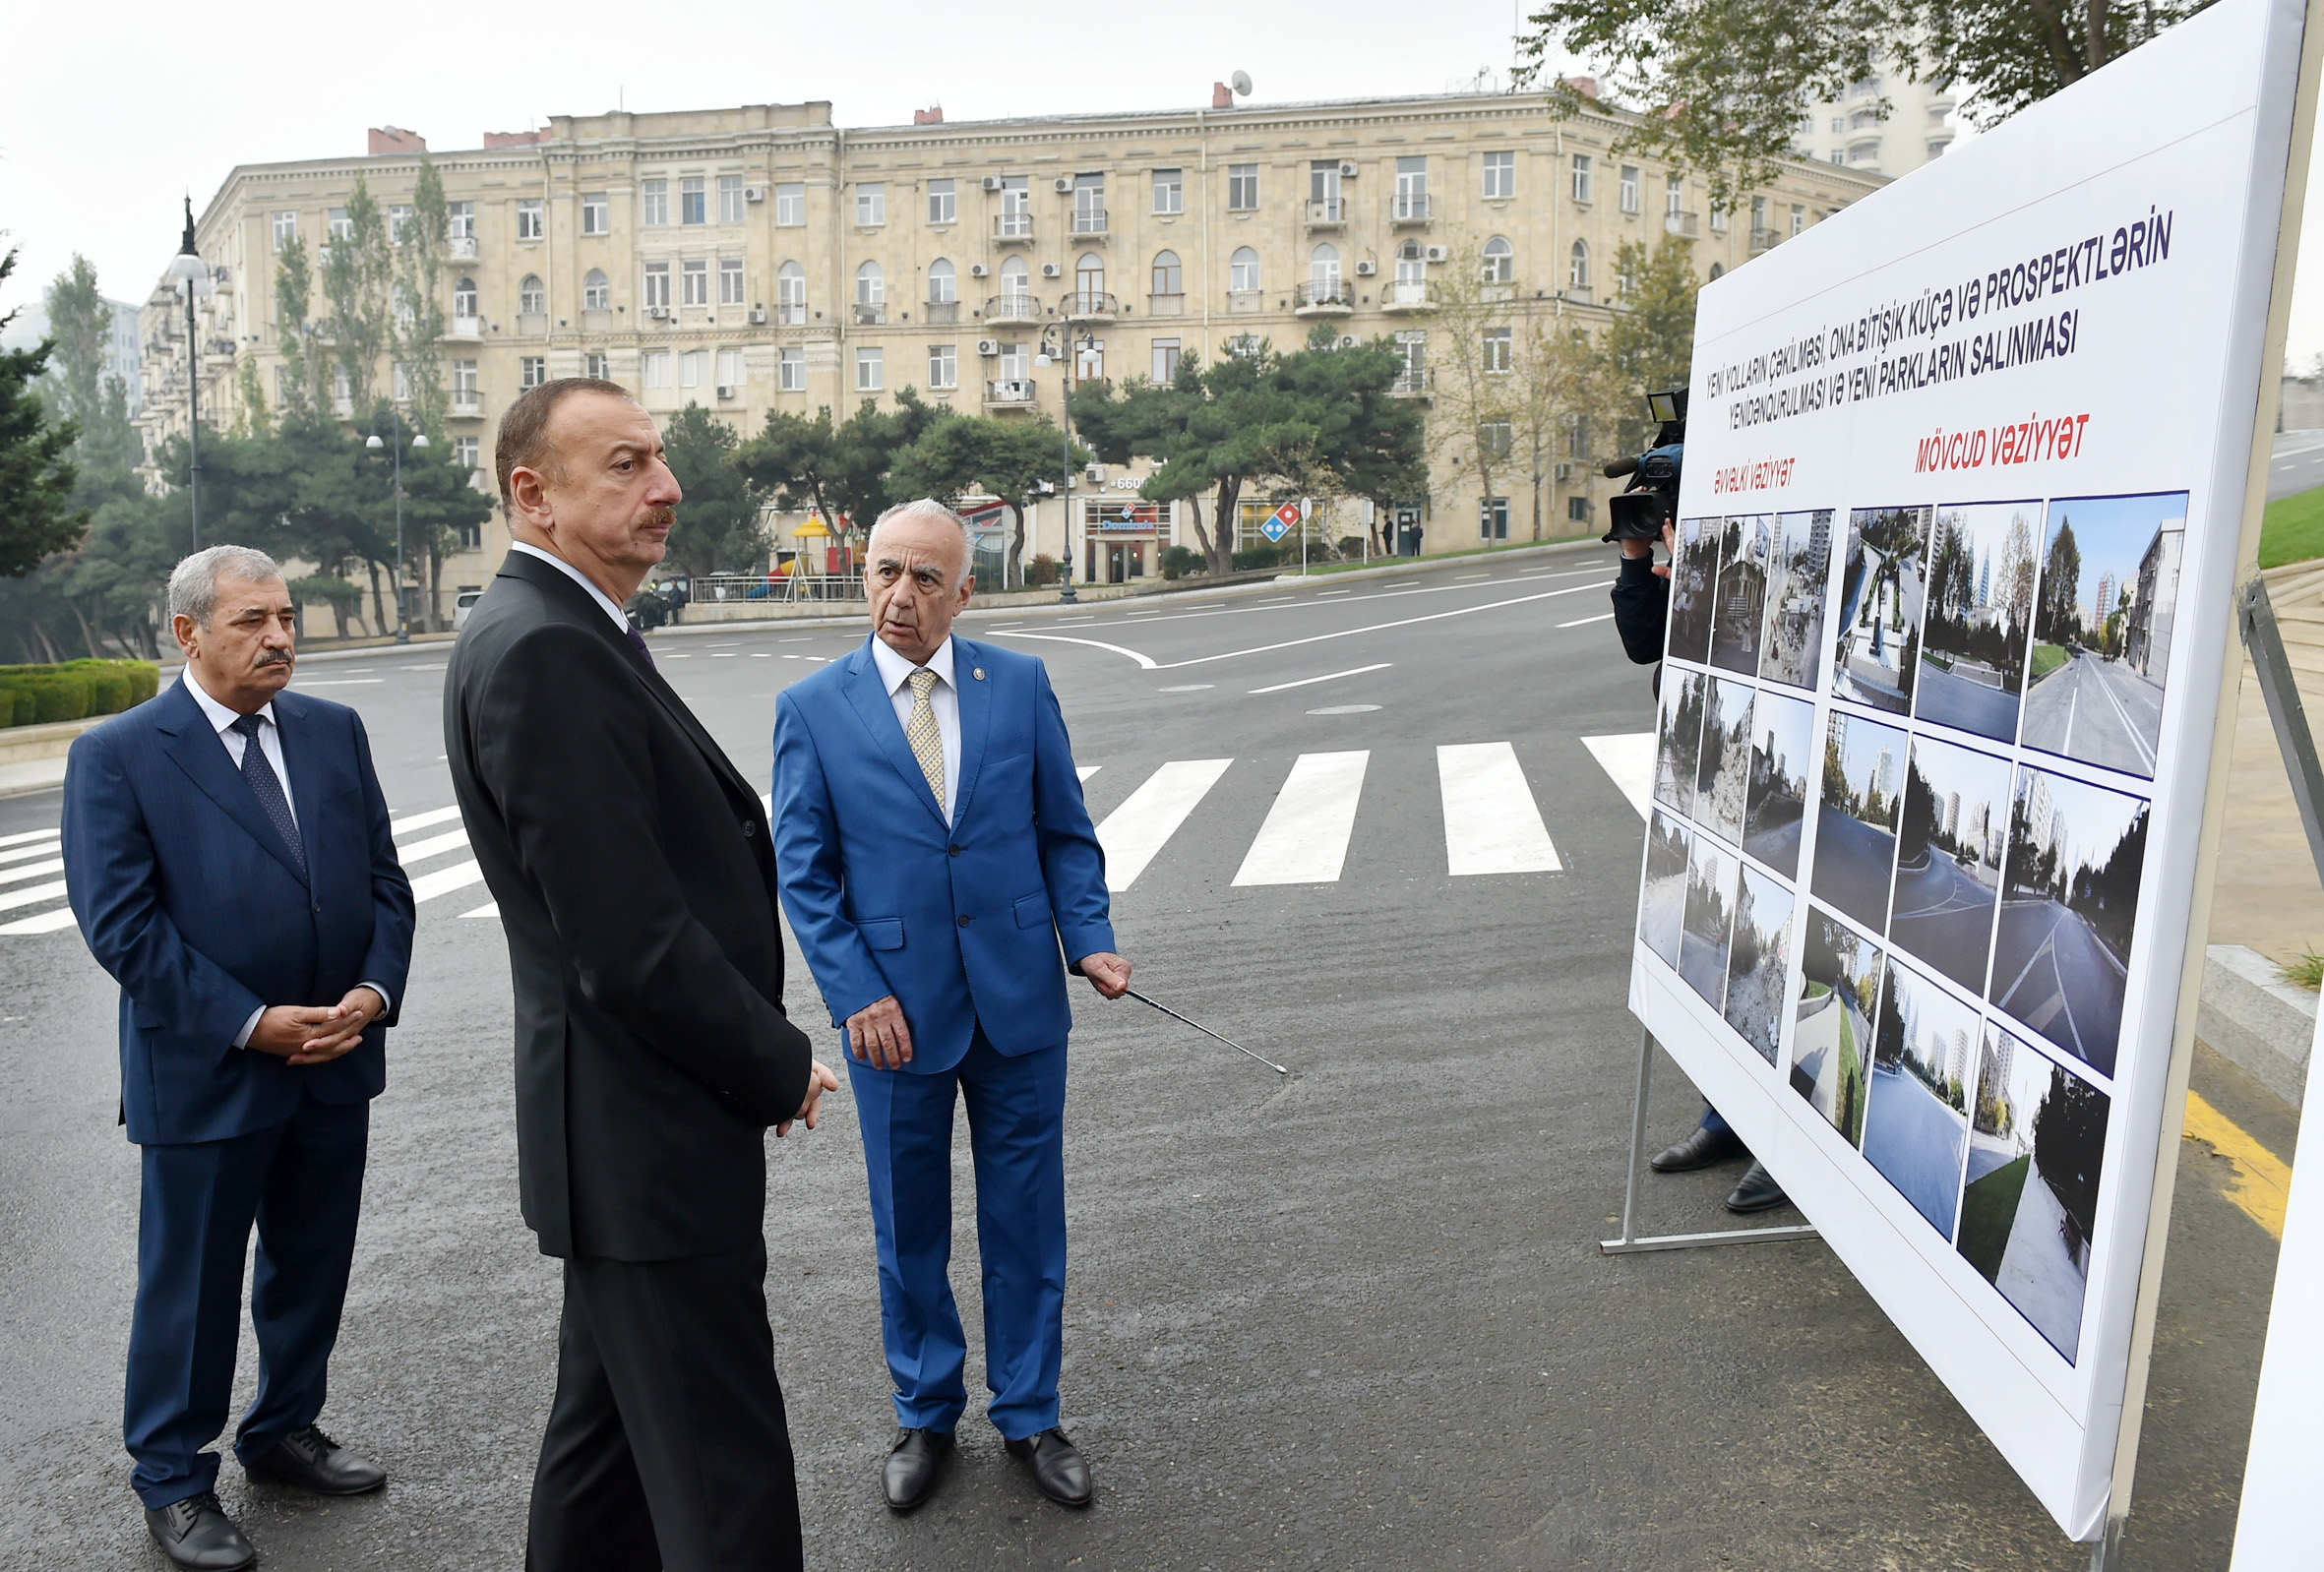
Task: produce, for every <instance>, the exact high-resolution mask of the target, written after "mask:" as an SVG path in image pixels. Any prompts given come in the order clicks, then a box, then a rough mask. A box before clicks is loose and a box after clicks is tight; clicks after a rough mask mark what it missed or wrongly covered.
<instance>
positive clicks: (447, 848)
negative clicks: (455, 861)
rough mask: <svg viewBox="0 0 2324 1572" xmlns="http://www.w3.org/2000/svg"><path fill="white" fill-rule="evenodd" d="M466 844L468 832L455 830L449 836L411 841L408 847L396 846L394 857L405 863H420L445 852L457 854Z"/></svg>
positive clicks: (432, 836) (435, 836) (434, 836)
mask: <svg viewBox="0 0 2324 1572" xmlns="http://www.w3.org/2000/svg"><path fill="white" fill-rule="evenodd" d="M467 843H468V832H467V831H466V830H464V829H456V830H453V831H452V832H451V833H450V834H445V835H431V836H429V837H428V838H427V839H426V840H417V841H413V842H412V843H411V844H410V845H408V846H403V845H398V847H397V848H396V855H397V857H398V858H399V859H401V860H402V861H404V862H407V863H422V862H426V861H427V860H428V859H429V858H431V857H436V856H440V855H442V854H443V853H445V852H457V851H459V849H460V848H461V847H462V846H465V845H467Z"/></svg>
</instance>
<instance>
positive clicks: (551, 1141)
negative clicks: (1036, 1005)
mask: <svg viewBox="0 0 2324 1572" xmlns="http://www.w3.org/2000/svg"><path fill="white" fill-rule="evenodd" d="M496 459H497V467H498V470H499V477H500V490H501V500H502V505H503V507H504V508H506V510H507V512H508V515H509V523H510V531H511V533H512V534H513V535H514V536H515V537H516V545H515V547H514V549H513V550H512V551H511V552H510V554H509V559H508V561H507V563H506V564H504V565H503V567H502V568H501V571H500V574H499V576H498V577H496V578H495V579H494V580H493V583H492V587H491V588H490V589H489V590H488V591H486V593H485V595H484V598H483V599H482V600H481V601H480V602H478V604H477V606H476V608H475V610H474V612H473V613H472V614H471V615H470V617H469V621H468V626H467V628H466V630H465V631H464V632H463V633H462V634H461V635H460V640H459V646H458V648H457V649H456V650H455V651H454V654H453V658H452V664H451V670H450V671H449V672H448V673H447V674H446V675H447V681H446V683H445V687H444V741H445V752H446V754H447V756H449V759H450V762H451V765H452V778H453V785H454V789H455V791H456V792H457V794H458V796H459V806H460V816H461V818H462V820H463V821H464V822H465V823H466V825H467V830H468V842H469V845H470V846H471V847H472V848H473V849H474V851H475V853H476V859H477V861H478V862H479V863H481V864H482V865H483V869H484V878H485V882H486V883H487V884H489V885H490V886H491V888H492V893H493V896H494V898H495V899H496V900H497V901H498V902H499V904H500V916H501V922H502V925H503V926H504V927H505V928H506V930H507V932H508V937H509V964H510V969H511V971H512V972H513V973H514V981H515V989H516V1006H517V1011H516V1013H517V1018H516V1030H517V1057H516V1058H517V1062H516V1067H517V1151H518V1180H519V1186H520V1191H521V1197H522V1204H523V1210H524V1220H525V1222H526V1223H527V1224H528V1225H529V1226H530V1227H531V1228H532V1230H533V1231H534V1233H536V1234H537V1235H538V1236H539V1238H540V1248H541V1251H542V1253H544V1254H547V1255H553V1256H560V1257H562V1258H563V1259H564V1261H565V1315H564V1323H563V1327H562V1330H561V1332H560V1334H559V1339H558V1368H557V1397H556V1402H555V1405H554V1406H553V1408H552V1409H551V1410H550V1414H549V1423H548V1430H547V1433H546V1434H545V1435H544V1436H543V1437H542V1438H541V1454H540V1464H539V1467H538V1469H537V1470H536V1471H535V1473H534V1476H533V1484H532V1514H531V1524H530V1534H529V1542H528V1545H527V1548H526V1557H525V1559H526V1565H527V1566H528V1567H529V1568H533V1569H536V1572H565V1569H576V1572H579V1569H583V1568H586V1569H588V1572H628V1569H631V1568H654V1567H667V1568H670V1569H672V1572H737V1569H757V1568H778V1567H780V1568H791V1567H797V1566H799V1565H800V1558H801V1545H800V1535H799V1501H798V1491H797V1486H796V1483H795V1481H794V1477H793V1471H792V1461H791V1446H790V1438H789V1433H788V1430H787V1428H786V1425H785V1421H784V1418H783V1399H782V1388H781V1386H780V1384H779V1383H778V1382H777V1380H776V1378H775V1371H774V1341H773V1335H772V1333H771V1331H770V1330H769V1328H768V1326H767V1320H766V1299H765V1277H766V1244H765V1238H764V1232H763V1218H764V1211H765V1204H766V1161H765V1147H764V1131H765V1129H766V1127H767V1126H768V1125H770V1124H771V1125H773V1126H774V1128H775V1133H776V1134H777V1135H778V1136H779V1135H781V1134H783V1133H784V1132H785V1131H786V1130H788V1129H789V1128H790V1125H791V1121H792V1120H793V1119H803V1120H805V1121H806V1123H807V1124H808V1126H809V1127H810V1128H813V1127H814V1125H815V1122H816V1114H817V1102H818V1100H819V1099H820V1098H821V1097H822V1095H823V1093H824V1092H825V1091H826V1090H828V1089H830V1088H832V1087H835V1086H836V1085H837V1084H838V1082H837V1080H836V1079H835V1078H834V1077H833V1076H832V1074H831V1072H830V1071H829V1070H828V1069H826V1068H825V1067H824V1066H823V1065H821V1064H819V1063H816V1062H815V1061H814V1059H813V1058H812V1056H811V1055H810V1052H809V1047H808V1041H807V1038H806V1036H805V1035H804V1034H803V1033H801V1032H800V1031H799V1030H798V1028H796V1027H794V1026H793V1025H792V1024H791V1023H790V1021H789V1020H788V1019H787V1018H786V1017H785V1015H784V1012H783V1007H782V982H783V946H782V935H781V931H780V930H779V928H778V927H777V926H776V922H775V915H774V909H775V878H774V857H773V854H772V852H771V850H770V849H769V846H768V837H767V833H766V816H765V814H764V811H763V810H762V809H761V807H760V803H759V798H758V795H757V794H756V793H755V792H753V791H752V790H751V788H750V786H749V785H748V783H746V782H745V781H744V779H743V777H742V776H741V775H740V774H739V773H738V772H737V771H736V770H735V767H734V765H733V764H732V763H731V762H730V761H729V760H728V759H727V757H726V756H725V754H724V753H723V752H721V751H720V750H719V748H718V745H717V744H716V743H714V742H712V741H711V740H710V738H709V735H708V733H706V732H704V731H703V727H702V724H701V722H699V721H698V720H696V719H695V717H694V713H693V712H692V711H691V710H689V709H688V708H687V707H686V704H685V702H684V701H683V700H682V699H680V698H679V697H678V695H676V694H675V693H673V692H671V690H670V688H669V685H668V684H666V683H664V682H663V681H662V680H661V678H660V677H659V676H657V675H656V674H655V672H654V669H653V659H652V656H651V655H650V654H649V653H648V652H647V651H646V648H645V640H644V639H643V637H642V636H641V635H639V634H638V633H637V632H636V631H635V630H634V629H632V628H631V627H630V625H629V623H628V621H627V620H626V619H625V618H624V617H623V615H622V612H621V605H622V603H623V602H624V601H626V600H628V599H629V597H630V596H631V595H633V594H635V593H636V592H637V589H638V586H639V584H640V583H641V582H642V581H643V580H644V577H645V574H646V573H647V572H648V571H649V570H650V569H651V568H652V567H653V566H654V564H656V563H658V562H660V561H661V560H662V556H663V554H664V552H665V551H666V549H667V541H668V537H669V532H670V525H671V523H672V522H673V520H674V518H675V513H674V510H675V508H676V505H677V503H678V502H679V500H680V497H681V492H680V490H679V486H678V482H677V480H676V478H675V477H674V476H673V475H672V474H671V473H670V468H669V464H668V462H667V460H666V458H665V456H664V454H663V451H662V443H661V437H660V435H659V433H657V432H656V431H655V430H654V425H653V420H652V418H651V417H650V416H648V415H647V414H646V413H645V411H644V410H642V409H641V408H639V407H638V405H637V404H636V403H635V402H633V401H632V400H631V398H630V396H629V394H628V393H625V392H624V391H623V390H622V389H621V388H619V387H617V386H615V385H614V384H612V383H608V382H598V381H594V380H590V379H585V378H568V379H564V380H561V381H557V382H550V383H546V384H544V385H542V386H541V387H538V388H535V389H534V390H532V391H531V392H530V393H526V394H525V395H524V396H523V397H521V398H520V399H519V400H518V401H517V402H516V403H515V404H514V405H513V406H511V408H510V410H509V412H508V414H507V415H505V416H504V417H503V418H502V421H501V429H500V441H499V449H498V453H497V455H496Z"/></svg>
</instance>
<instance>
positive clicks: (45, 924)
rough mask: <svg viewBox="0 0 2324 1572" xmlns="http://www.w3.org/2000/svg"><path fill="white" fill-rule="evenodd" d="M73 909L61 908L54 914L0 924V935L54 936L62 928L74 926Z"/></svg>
mask: <svg viewBox="0 0 2324 1572" xmlns="http://www.w3.org/2000/svg"><path fill="white" fill-rule="evenodd" d="M73 922H74V918H73V908H72V907H70V906H59V907H58V908H57V909H56V910H55V911H53V912H42V913H41V914H40V915H39V916H37V917H20V918H18V919H17V920H16V921H15V922H13V923H0V934H10V935H14V934H53V933H55V932H56V931H57V930H58V929H60V928H70V927H72V926H73Z"/></svg>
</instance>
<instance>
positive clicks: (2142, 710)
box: [2025, 650, 2163, 779]
mask: <svg viewBox="0 0 2324 1572" xmlns="http://www.w3.org/2000/svg"><path fill="white" fill-rule="evenodd" d="M2162 735H2163V685H2162V684H2161V683H2157V682H2150V681H2148V680H2147V679H2146V678H2144V677H2141V676H2139V675H2138V674H2137V673H2136V672H2134V671H2131V670H2130V669H2129V668H2128V667H2126V666H2124V665H2122V664H2121V663H2120V662H2118V661H2111V660H2108V659H2106V658H2104V657H2103V656H2099V655H2094V654H2091V653H2090V652H2089V651H2087V650H2085V651H2083V652H2082V653H2080V654H2078V655H2074V656H2071V657H2069V658H2068V659H2067V661H2066V663H2065V664H2064V665H2063V666H2059V667H2057V668H2055V669H2054V670H2052V671H2051V672H2050V673H2049V675H2048V676H2046V677H2044V678H2043V679H2042V680H2041V681H2040V682H2038V683H2036V684H2034V686H2033V687H2032V688H2030V689H2028V690H2027V691H2026V716H2025V743H2026V746H2027V747H2029V748H2040V749H2044V750H2046V751H2048V752H2049V753H2052V754H2063V755H2065V756H2067V757H2068V758H2079V759H2081V760H2083V761H2084V762H2085V763H2090V764H2104V765H2105V766H2106V767H2107V768H2109V769H2119V770H2123V771H2126V772H2127V773H2129V774H2133V775H2144V776H2147V777H2149V778H2150V779H2151V778H2152V777H2153V776H2154V773H2155V745H2156V743H2157V742H2158V741H2159V740H2160V739H2161V737H2162Z"/></svg>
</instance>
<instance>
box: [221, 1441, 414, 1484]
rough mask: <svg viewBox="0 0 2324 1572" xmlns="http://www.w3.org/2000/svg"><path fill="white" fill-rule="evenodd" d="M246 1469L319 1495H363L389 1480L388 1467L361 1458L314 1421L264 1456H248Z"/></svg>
mask: <svg viewBox="0 0 2324 1572" xmlns="http://www.w3.org/2000/svg"><path fill="white" fill-rule="evenodd" d="M242 1472H243V1473H245V1474H247V1475H249V1476H251V1477H252V1478H253V1479H262V1480H279V1481H282V1482H283V1483H284V1484H295V1485H297V1486H298V1487H299V1488H300V1489H302V1490H312V1491H314V1492H315V1493H316V1494H317V1495H362V1494H365V1493H366V1492H368V1491H371V1490H376V1489H378V1488H379V1487H380V1486H381V1485H383V1484H385V1483H387V1482H388V1471H387V1470H386V1469H383V1468H381V1467H380V1466H379V1465H378V1464H377V1463H373V1462H371V1461H370V1460H369V1459H367V1458H360V1457H357V1456H356V1455H355V1454H354V1453H352V1452H350V1451H348V1450H347V1449H346V1448H345V1447H343V1446H341V1445H339V1444H338V1443H337V1442H336V1441H334V1440H333V1439H332V1438H331V1437H330V1436H328V1435H325V1434H324V1433H323V1431H322V1430H321V1429H320V1428H318V1427H317V1426H315V1425H312V1424H310V1425H308V1426H307V1427H306V1428H305V1429H303V1430H293V1431H291V1432H290V1433H289V1434H288V1435H286V1436H284V1437H283V1438H282V1439H281V1440H279V1441H277V1442H275V1447H274V1450H272V1451H270V1452H269V1453H267V1455H266V1456H264V1457H246V1458H244V1459H243V1460H242Z"/></svg>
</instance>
